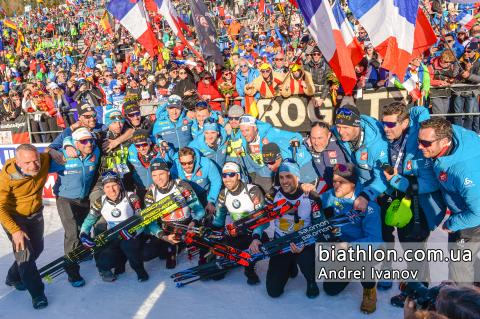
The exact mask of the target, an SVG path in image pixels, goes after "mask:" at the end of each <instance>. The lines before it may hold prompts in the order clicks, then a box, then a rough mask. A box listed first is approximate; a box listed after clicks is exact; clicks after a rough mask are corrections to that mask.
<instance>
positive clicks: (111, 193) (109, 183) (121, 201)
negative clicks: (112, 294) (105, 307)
mask: <svg viewBox="0 0 480 319" xmlns="http://www.w3.org/2000/svg"><path fill="white" fill-rule="evenodd" d="M101 178H102V185H103V189H104V190H105V193H104V194H103V195H102V196H101V197H99V198H98V199H96V200H95V201H94V202H92V204H91V205H90V212H89V213H88V215H87V217H86V218H85V221H84V222H83V224H82V226H81V229H80V232H81V233H80V237H81V241H82V244H83V245H84V246H85V247H86V248H87V249H91V248H93V247H94V246H95V242H94V239H93V238H92V237H90V233H91V229H92V227H94V228H95V232H94V233H95V234H100V233H102V232H103V231H105V230H106V229H109V228H111V227H114V226H115V225H117V224H119V223H121V222H123V221H124V220H126V219H128V218H129V217H131V216H133V215H134V214H135V213H137V212H139V211H140V210H141V206H140V198H139V197H138V195H136V194H134V193H133V192H127V191H126V190H125V189H123V187H122V183H121V181H120V179H119V176H118V175H117V173H116V172H114V171H107V172H105V173H103V174H102V176H101ZM102 217H103V220H104V222H103V223H97V222H98V221H99V220H100V219H101V218H102ZM143 230H144V227H142V228H140V229H139V230H138V231H135V232H133V233H129V232H128V231H126V230H123V231H121V234H120V235H121V236H122V238H123V239H124V240H121V241H117V242H116V243H115V244H113V245H110V246H108V247H107V248H106V249H104V250H102V251H101V252H99V253H97V254H95V256H94V257H95V262H96V266H97V269H98V272H99V275H100V276H101V277H102V279H103V281H105V282H113V281H115V279H116V276H119V275H121V274H123V273H125V264H126V263H127V261H128V262H129V263H130V267H131V268H132V269H133V270H134V271H135V273H136V274H137V280H138V281H139V282H143V281H147V280H148V278H149V276H148V273H147V272H146V271H145V268H144V266H143V261H142V259H141V258H140V249H141V245H142V241H141V237H139V236H138V235H139V234H141V233H142V232H143ZM113 268H114V269H115V271H114V272H112V269H113Z"/></svg>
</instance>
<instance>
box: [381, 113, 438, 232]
mask: <svg viewBox="0 0 480 319" xmlns="http://www.w3.org/2000/svg"><path fill="white" fill-rule="evenodd" d="M429 118H430V115H429V113H428V110H427V109H426V108H425V107H423V106H416V107H412V108H411V109H410V123H409V127H410V128H409V131H408V139H407V142H406V144H405V151H404V152H405V155H404V159H403V166H402V168H403V172H402V175H400V174H397V175H395V176H394V177H393V178H392V179H391V180H390V185H389V187H388V189H387V191H386V193H388V194H391V193H392V192H393V189H398V190H399V191H401V192H403V193H406V191H407V188H408V186H409V185H410V179H409V178H410V176H412V175H413V176H415V177H416V181H417V183H418V194H419V196H418V200H419V204H420V206H421V207H422V209H423V211H424V212H425V216H426V218H427V222H428V226H429V228H430V230H431V231H434V230H435V228H437V226H438V225H440V223H441V222H442V220H443V218H444V217H445V212H446V205H445V203H444V201H443V198H442V194H441V192H440V186H439V185H438V180H437V179H436V177H435V172H434V171H433V162H432V160H430V159H426V158H425V157H424V156H423V152H422V151H421V150H420V149H419V148H418V140H417V137H418V131H419V130H420V122H423V121H425V120H428V119H429ZM389 144H390V143H389ZM389 149H390V148H389ZM390 165H391V166H392V167H394V166H395V162H391V163H390Z"/></svg>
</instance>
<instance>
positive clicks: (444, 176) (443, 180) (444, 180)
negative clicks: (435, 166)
mask: <svg viewBox="0 0 480 319" xmlns="http://www.w3.org/2000/svg"><path fill="white" fill-rule="evenodd" d="M447 177H448V175H447V173H445V172H442V173H440V176H438V179H439V180H441V181H442V182H445V183H446V182H447Z"/></svg>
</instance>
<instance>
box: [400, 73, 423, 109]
mask: <svg viewBox="0 0 480 319" xmlns="http://www.w3.org/2000/svg"><path fill="white" fill-rule="evenodd" d="M421 72H423V70H422V71H421ZM395 79H397V80H398V77H397V76H396V75H394V76H393V77H392V80H393V82H394V81H395ZM403 79H404V80H403V83H402V85H403V87H404V88H405V90H407V92H408V94H410V96H411V97H412V98H413V100H414V101H418V100H419V99H420V98H421V97H422V93H421V92H420V90H419V89H418V87H417V83H418V82H419V75H418V74H417V73H412V72H411V71H410V69H407V72H406V73H405V77H404V78H403ZM399 81H400V80H399Z"/></svg>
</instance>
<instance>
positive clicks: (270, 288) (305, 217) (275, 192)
mask: <svg viewBox="0 0 480 319" xmlns="http://www.w3.org/2000/svg"><path fill="white" fill-rule="evenodd" d="M278 171H279V174H280V185H281V186H275V187H272V188H271V189H270V191H268V193H267V195H266V199H265V202H266V203H267V204H268V205H270V204H273V203H274V202H277V201H279V200H281V199H286V200H287V201H288V202H290V203H291V204H293V205H294V204H295V203H296V202H297V201H299V202H300V205H299V206H298V210H297V211H296V212H295V213H293V215H284V216H282V217H281V218H278V219H276V220H275V238H280V237H282V236H285V235H287V234H289V233H293V232H295V231H298V230H300V229H303V228H306V227H308V226H310V225H313V224H317V223H320V222H322V221H323V220H324V219H325V216H324V214H323V210H322V203H321V201H320V197H319V196H318V194H317V193H315V192H313V191H312V192H310V193H309V194H308V195H304V194H303V191H302V187H301V184H300V168H299V167H298V165H297V164H294V163H289V162H283V163H282V164H281V165H280V168H279V169H278ZM290 249H291V251H290V252H287V253H285V254H281V255H278V256H274V257H272V258H270V263H269V265H268V271H267V292H268V294H269V295H270V297H274V298H276V297H280V295H282V294H283V289H284V287H285V285H286V284H287V281H288V278H289V277H290V278H293V277H295V276H296V275H297V274H298V269H297V265H296V264H295V261H296V262H297V263H298V265H299V266H300V270H301V271H302V273H303V275H304V276H305V279H306V280H307V297H308V298H311V299H313V298H316V297H318V295H319V294H320V291H319V289H318V286H317V283H316V282H315V245H310V246H307V247H301V248H300V247H298V246H296V245H295V244H294V243H291V244H290Z"/></svg>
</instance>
